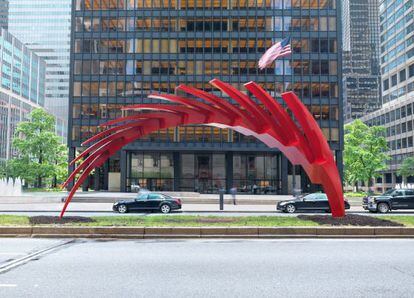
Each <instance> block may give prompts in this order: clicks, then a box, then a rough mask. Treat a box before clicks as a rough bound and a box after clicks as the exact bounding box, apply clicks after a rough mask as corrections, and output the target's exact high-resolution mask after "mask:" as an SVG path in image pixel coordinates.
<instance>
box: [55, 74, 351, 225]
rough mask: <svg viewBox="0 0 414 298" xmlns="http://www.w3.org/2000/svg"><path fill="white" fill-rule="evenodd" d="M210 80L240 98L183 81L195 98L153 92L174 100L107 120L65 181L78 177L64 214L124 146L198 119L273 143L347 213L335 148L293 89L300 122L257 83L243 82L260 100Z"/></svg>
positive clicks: (290, 103)
mask: <svg viewBox="0 0 414 298" xmlns="http://www.w3.org/2000/svg"><path fill="white" fill-rule="evenodd" d="M210 84H212V85H213V86H214V87H216V88H218V89H219V90H221V91H222V92H223V93H225V94H227V95H228V96H229V97H231V98H232V99H233V100H235V101H236V102H237V105H232V104H230V103H229V102H227V101H226V100H224V99H222V98H220V97H218V96H216V95H213V94H210V93H207V92H205V91H202V90H198V89H195V88H192V87H189V86H185V85H180V86H178V87H177V89H178V90H179V91H181V92H184V93H186V94H188V95H189V96H192V97H193V98H190V97H181V96H176V95H170V94H152V95H150V96H149V97H150V98H157V99H162V100H165V101H169V102H173V103H175V104H173V105H171V104H137V105H131V106H127V107H124V108H123V110H134V111H147V112H145V113H139V114H136V115H131V116H126V117H121V118H118V119H115V120H111V121H109V122H107V123H105V124H103V125H102V126H103V127H106V130H104V131H103V132H100V133H98V134H97V135H95V136H93V137H92V138H90V139H88V140H86V141H85V142H84V143H82V145H86V144H90V143H92V142H95V143H94V144H93V145H91V146H90V147H89V148H87V149H86V150H85V151H83V152H82V153H81V154H80V155H79V156H77V157H76V158H75V159H74V160H73V161H72V162H71V163H72V164H75V165H76V163H77V162H79V161H81V160H82V158H84V160H83V161H81V162H80V163H79V164H78V166H77V167H76V168H75V170H74V171H73V172H72V174H71V175H70V176H69V178H68V179H67V181H66V182H65V184H64V187H66V186H67V184H68V183H69V182H70V181H74V182H75V183H74V186H73V187H72V189H71V191H70V193H69V196H68V198H67V199H66V201H65V204H64V206H63V209H62V212H61V214H60V216H61V217H62V216H63V215H64V213H65V211H66V208H67V206H68V204H69V203H70V201H71V199H72V197H73V195H74V194H75V191H76V190H77V189H78V188H79V186H80V185H82V183H83V182H84V181H85V179H86V178H87V177H88V175H89V174H90V172H91V171H92V170H93V169H94V168H96V167H100V166H101V165H102V164H103V163H104V162H105V161H106V160H107V159H108V158H109V157H110V156H112V155H113V154H115V153H116V152H117V151H118V150H120V149H121V148H122V147H123V146H125V145H127V144H129V143H131V142H133V141H135V140H136V139H138V138H140V137H142V136H145V135H147V134H149V133H152V132H154V131H157V130H159V129H165V128H169V127H176V126H179V125H197V124H203V125H209V126H215V127H219V128H231V129H233V130H235V131H237V132H240V133H242V134H244V135H251V136H254V137H256V138H257V139H259V140H261V141H262V142H264V143H265V144H266V145H267V146H269V147H271V148H278V149H279V150H280V151H281V152H282V153H283V154H285V156H286V157H287V158H288V159H289V160H290V162H291V163H292V164H294V165H301V166H302V167H303V169H304V170H305V172H306V173H307V175H308V177H309V179H310V181H311V182H312V183H315V184H321V185H322V187H323V189H324V191H325V192H326V194H327V196H328V199H329V204H330V207H331V210H332V215H333V216H334V217H342V216H344V215H345V208H344V200H343V193H342V183H341V179H340V177H339V173H338V169H337V167H336V164H335V161H334V158H333V155H332V152H331V150H330V148H329V145H328V143H327V141H326V139H325V137H324V136H323V134H322V131H321V129H320V128H319V126H318V124H317V122H316V121H315V119H314V118H313V116H312V115H311V114H310V113H309V111H308V109H307V108H306V107H305V105H304V104H303V103H302V102H301V101H300V100H299V98H298V97H297V96H296V95H295V94H294V93H293V92H286V93H283V94H282V99H283V100H284V101H285V103H286V104H287V107H288V108H289V110H290V111H291V112H292V114H293V116H294V118H295V120H296V122H297V123H298V125H297V124H295V121H294V120H293V119H292V118H291V117H290V116H289V114H288V113H287V111H286V110H285V109H284V108H283V107H282V106H281V105H280V104H279V103H278V102H277V101H276V100H275V99H274V98H272V97H271V96H270V95H269V94H268V93H267V92H266V91H265V90H264V89H263V88H261V87H260V86H259V85H257V84H256V83H255V82H249V83H246V84H245V85H244V86H245V87H246V89H247V90H248V91H249V92H250V93H251V94H253V95H254V97H255V98H256V99H257V101H258V102H259V104H258V103H257V102H256V101H254V100H252V99H251V98H250V97H248V96H247V95H246V94H244V93H242V92H240V91H239V90H237V89H235V88H234V87H233V86H231V85H230V84H227V83H224V82H222V81H220V80H217V79H214V80H212V81H210ZM194 97H195V98H199V99H202V100H204V102H201V101H199V100H197V99H194ZM148 111H149V112H148Z"/></svg>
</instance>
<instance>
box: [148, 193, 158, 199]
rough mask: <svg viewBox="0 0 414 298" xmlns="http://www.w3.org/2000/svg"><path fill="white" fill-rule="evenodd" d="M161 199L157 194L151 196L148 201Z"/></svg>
mask: <svg viewBox="0 0 414 298" xmlns="http://www.w3.org/2000/svg"><path fill="white" fill-rule="evenodd" d="M159 198H160V197H159V195H157V194H149V195H148V200H158V199H159Z"/></svg>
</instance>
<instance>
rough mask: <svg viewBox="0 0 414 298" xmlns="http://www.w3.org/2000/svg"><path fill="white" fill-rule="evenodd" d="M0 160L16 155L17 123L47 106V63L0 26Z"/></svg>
mask: <svg viewBox="0 0 414 298" xmlns="http://www.w3.org/2000/svg"><path fill="white" fill-rule="evenodd" d="M0 65H1V67H0V163H1V162H3V161H4V160H7V159H10V158H11V157H13V156H15V155H16V154H17V152H16V151H15V150H14V149H13V146H12V143H13V137H14V133H15V129H16V127H17V124H18V123H19V122H21V121H25V120H28V117H27V116H28V114H29V113H30V112H31V111H32V110H33V109H34V108H39V107H43V106H44V100H45V73H46V63H45V61H44V60H43V59H42V58H40V57H39V56H37V55H36V54H35V53H33V52H32V51H30V50H29V49H28V48H27V47H25V46H24V45H23V43H22V42H20V41H19V40H18V39H17V38H15V37H14V36H13V35H11V34H10V33H9V32H8V31H7V30H5V29H4V28H1V29H0Z"/></svg>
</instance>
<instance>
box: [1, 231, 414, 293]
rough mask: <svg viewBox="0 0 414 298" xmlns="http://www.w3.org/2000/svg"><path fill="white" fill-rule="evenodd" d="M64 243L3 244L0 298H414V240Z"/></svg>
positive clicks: (21, 241) (28, 241) (20, 241)
mask: <svg viewBox="0 0 414 298" xmlns="http://www.w3.org/2000/svg"><path fill="white" fill-rule="evenodd" d="M69 240H70V239H68V240H48V239H0V296H2V297H29V296H30V297H412V296H413V295H414V240H402V239H395V240H394V239H388V240H386V239H382V240H380V239H377V240H305V239H304V240H170V241H159V240H157V241H155V240H153V241H151V240H145V241H143V240H140V241H100V240H76V241H73V242H71V241H69ZM59 245H60V246H59ZM54 246H59V247H57V248H55V249H52V250H51V251H46V252H45V253H44V254H40V255H38V256H36V257H34V258H33V259H32V260H29V261H28V262H27V263H25V264H20V265H17V266H16V267H14V268H13V267H12V268H11V269H9V270H8V271H6V272H3V271H4V270H3V271H2V269H1V268H3V267H4V266H5V264H7V263H8V262H12V261H13V260H18V259H19V258H22V257H24V256H27V254H30V253H35V252H36V251H39V250H42V249H45V248H50V247H52V248H53V247H54Z"/></svg>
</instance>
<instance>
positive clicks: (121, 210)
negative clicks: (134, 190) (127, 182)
mask: <svg viewBox="0 0 414 298" xmlns="http://www.w3.org/2000/svg"><path fill="white" fill-rule="evenodd" d="M118 212H119V213H127V212H128V208H127V206H125V205H124V204H122V205H119V206H118Z"/></svg>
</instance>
